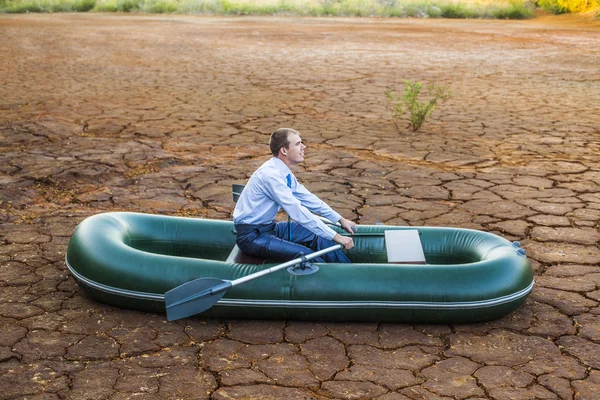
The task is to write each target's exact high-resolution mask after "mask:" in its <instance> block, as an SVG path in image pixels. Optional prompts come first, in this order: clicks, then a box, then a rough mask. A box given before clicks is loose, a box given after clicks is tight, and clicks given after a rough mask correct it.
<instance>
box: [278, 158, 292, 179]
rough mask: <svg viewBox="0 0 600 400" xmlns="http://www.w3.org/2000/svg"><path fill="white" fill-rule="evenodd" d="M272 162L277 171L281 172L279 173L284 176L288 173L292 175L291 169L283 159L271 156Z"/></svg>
mask: <svg viewBox="0 0 600 400" xmlns="http://www.w3.org/2000/svg"><path fill="white" fill-rule="evenodd" d="M273 164H274V165H275V168H276V169H277V170H278V171H279V172H281V174H282V175H283V176H284V177H286V176H288V174H292V176H293V175H294V174H293V173H292V170H291V169H290V168H289V167H288V166H287V165H286V164H285V163H284V162H283V161H281V160H280V159H279V158H277V157H273Z"/></svg>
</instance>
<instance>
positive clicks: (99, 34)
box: [0, 14, 600, 400]
mask: <svg viewBox="0 0 600 400" xmlns="http://www.w3.org/2000/svg"><path fill="white" fill-rule="evenodd" d="M0 35H1V37H2V40H1V41H0V161H1V162H0V202H1V204H0V207H1V208H0V211H1V212H0V387H1V388H2V390H1V391H0V399H2V400H9V399H48V400H54V399H77V400H80V399H110V400H117V399H214V400H221V399H380V400H400V399H415V400H416V399H587V400H593V399H599V398H600V307H599V302H600V267H599V266H598V265H599V263H600V249H599V247H598V243H599V240H600V233H599V229H598V228H599V220H600V164H599V162H600V153H599V152H600V69H599V65H600V55H599V53H598V49H600V28H599V27H598V26H597V25H596V26H594V25H590V24H587V25H584V24H581V23H578V22H576V21H575V22H574V21H571V20H564V19H537V20H533V21H527V22H507V21H478V20H472V21H446V20H409V19H333V18H331V19H296V18H278V17H273V18H217V17H195V16H168V17H157V16H147V15H110V14H100V15H93V14H89V15H69V14H61V15H26V16H0ZM405 79H408V80H411V81H421V82H426V83H436V84H440V85H448V86H450V88H451V90H452V91H453V97H452V98H451V99H450V100H449V101H448V102H446V103H443V104H442V105H440V106H439V108H438V109H437V110H436V113H435V114H434V117H433V119H432V120H431V121H430V122H429V123H427V124H426V125H425V126H424V128H423V130H422V132H419V133H412V132H411V131H410V130H409V129H408V128H407V127H406V121H398V122H397V123H396V124H395V123H394V121H392V119H391V112H390V109H389V104H388V103H387V99H386V98H385V96H384V91H385V90H386V88H388V87H389V88H392V89H396V90H397V91H402V88H403V82H404V80H405ZM280 126H290V127H294V128H296V129H298V130H300V131H301V132H302V133H303V137H304V139H305V141H306V142H307V143H308V149H307V160H306V163H305V165H304V169H303V170H301V171H299V173H298V175H299V178H300V179H301V180H303V181H304V182H305V184H306V185H307V186H308V187H309V188H310V189H312V190H313V191H314V192H316V193H317V194H318V195H320V196H321V197H322V198H324V199H326V200H327V201H328V202H329V203H330V204H332V206H333V207H334V208H336V209H338V210H339V211H341V213H342V214H343V215H346V216H347V217H350V218H352V219H354V220H355V221H357V222H359V223H376V222H378V221H381V222H383V223H385V224H393V225H415V226H420V225H429V226H456V227H463V228H475V229H481V230H485V231H490V232H495V233H498V234H500V235H502V236H504V237H506V238H508V239H510V240H520V241H521V242H522V244H523V247H524V248H525V249H526V250H527V254H528V256H529V257H530V259H531V261H532V263H533V267H534V270H535V274H536V287H535V289H534V291H533V293H532V294H531V295H530V296H529V298H528V300H527V301H526V303H525V304H524V306H523V307H521V308H520V309H519V310H517V311H516V312H515V313H513V314H511V315H508V316H506V317H505V318H503V319H500V320H497V321H493V322H489V323H482V324H471V325H431V326H429V325H403V324H376V323H364V324H361V323H328V322H300V321H258V320H216V319H205V318H201V317H194V318H188V319H185V320H182V321H177V322H170V323H169V322H167V321H166V320H165V317H164V316H163V315H160V314H146V313H142V312H136V311H130V310H124V309H118V308H115V307H110V306H106V305H103V304H99V303H97V302H94V301H92V300H90V299H89V298H88V297H86V295H85V294H84V293H83V292H82V291H80V290H79V289H78V286H77V285H76V284H75V282H74V281H73V279H72V278H71V277H70V276H69V274H68V273H67V270H66V268H65V265H64V256H65V249H66V245H67V242H68V240H69V236H70V235H71V233H72V231H73V229H74V227H75V226H76V224H77V223H78V222H80V221H81V220H82V219H84V218H85V217H87V216H89V215H92V214H94V213H98V212H102V211H111V210H130V211H140V212H150V213H160V214H169V215H184V216H200V217H208V218H216V219H227V218H230V216H231V212H232V208H233V204H232V201H231V193H230V190H231V189H230V188H231V183H243V182H244V181H245V180H246V179H247V178H248V177H249V174H250V173H251V172H252V171H253V170H254V169H255V168H256V167H257V166H258V165H259V164H260V163H262V162H263V161H264V160H265V159H266V158H268V148H267V145H266V143H267V141H268V135H269V133H270V132H271V131H272V130H273V129H275V128H276V127H280Z"/></svg>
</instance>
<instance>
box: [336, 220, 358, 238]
mask: <svg viewBox="0 0 600 400" xmlns="http://www.w3.org/2000/svg"><path fill="white" fill-rule="evenodd" d="M339 223H340V225H341V226H342V228H344V229H345V230H346V232H348V233H349V234H351V235H354V234H355V233H356V224H355V223H354V222H352V221H350V220H347V219H346V218H343V217H342V218H340V220H339Z"/></svg>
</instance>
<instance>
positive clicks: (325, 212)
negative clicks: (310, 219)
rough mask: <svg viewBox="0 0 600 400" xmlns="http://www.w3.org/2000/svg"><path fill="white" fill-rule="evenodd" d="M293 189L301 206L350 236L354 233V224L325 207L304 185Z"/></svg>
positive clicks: (325, 204) (327, 206)
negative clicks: (335, 225)
mask: <svg viewBox="0 0 600 400" xmlns="http://www.w3.org/2000/svg"><path fill="white" fill-rule="evenodd" d="M295 189H296V190H295V192H294V195H295V196H296V197H297V198H298V199H299V200H300V202H301V203H302V205H304V206H306V208H308V209H309V210H310V211H312V212H314V213H315V214H319V215H322V216H323V217H325V218H327V219H328V220H330V221H331V222H334V223H336V222H339V224H340V225H341V227H342V228H343V229H344V230H346V231H347V232H348V233H350V234H354V233H355V232H356V224H355V223H354V222H352V221H350V220H348V219H346V218H344V217H342V216H341V215H340V214H338V213H337V212H335V211H334V210H333V209H332V208H331V207H330V206H329V205H327V203H325V202H324V201H323V200H321V199H320V198H318V197H317V196H316V195H314V194H312V193H311V192H310V191H309V190H308V189H306V188H305V187H304V185H300V184H298V185H297V186H296V188H295ZM292 218H293V217H292ZM336 243H340V242H336ZM340 244H342V243H340Z"/></svg>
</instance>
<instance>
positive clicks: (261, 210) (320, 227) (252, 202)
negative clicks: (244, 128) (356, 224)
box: [233, 157, 341, 240]
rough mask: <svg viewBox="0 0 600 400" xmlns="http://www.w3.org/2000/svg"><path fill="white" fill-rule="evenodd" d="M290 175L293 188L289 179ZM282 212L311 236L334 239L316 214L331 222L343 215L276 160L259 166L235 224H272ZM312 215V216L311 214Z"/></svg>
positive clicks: (241, 200)
mask: <svg viewBox="0 0 600 400" xmlns="http://www.w3.org/2000/svg"><path fill="white" fill-rule="evenodd" d="M288 175H291V188H290V187H288V184H287V179H288V178H287V176H288ZM281 208H283V210H284V211H285V212H286V213H287V214H288V215H289V216H290V217H291V218H292V219H293V220H294V221H296V222H298V223H299V224H301V225H302V226H304V227H305V228H306V229H308V230H310V231H311V232H312V233H314V234H316V235H319V236H321V237H324V238H325V239H330V240H331V239H333V237H334V236H335V235H336V232H335V231H334V230H333V229H331V228H330V227H328V226H327V225H325V224H324V223H323V222H322V221H321V220H320V219H319V218H317V217H316V216H315V215H313V213H315V214H318V215H321V216H323V217H325V218H327V219H328V220H330V221H332V222H338V221H339V220H340V218H341V215H340V214H338V213H337V212H335V211H333V210H332V209H331V207H329V206H328V205H327V204H325V202H323V201H322V200H321V199H319V198H318V197H317V196H315V195H314V194H312V193H311V192H309V191H308V189H306V188H305V187H304V185H301V184H300V183H298V181H297V180H296V177H295V176H294V174H292V171H291V170H290V169H289V168H288V166H287V165H285V163H284V162H283V161H281V160H280V159H279V158H276V157H273V158H271V159H270V160H269V161H267V162H265V163H264V164H263V165H261V166H260V168H258V169H257V170H256V171H255V172H254V173H253V174H252V176H251V177H250V180H248V183H247V184H246V187H245V188H244V190H243V192H242V194H241V196H240V198H239V199H238V202H237V203H236V205H235V210H234V211H233V222H234V223H236V224H269V223H272V222H273V221H274V220H275V215H277V212H278V211H279V210H280V209H281ZM311 211H312V212H311Z"/></svg>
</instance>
